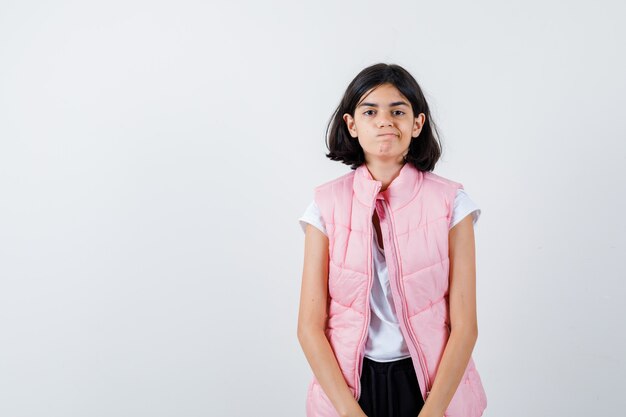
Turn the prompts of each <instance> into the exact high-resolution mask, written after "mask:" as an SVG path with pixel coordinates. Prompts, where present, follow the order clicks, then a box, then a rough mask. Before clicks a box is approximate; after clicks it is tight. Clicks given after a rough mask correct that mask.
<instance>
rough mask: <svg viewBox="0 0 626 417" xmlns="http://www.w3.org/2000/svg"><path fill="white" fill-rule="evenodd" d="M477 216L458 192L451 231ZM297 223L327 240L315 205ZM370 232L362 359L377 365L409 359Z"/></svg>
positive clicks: (471, 204)
mask: <svg viewBox="0 0 626 417" xmlns="http://www.w3.org/2000/svg"><path fill="white" fill-rule="evenodd" d="M480 213H481V211H480V209H479V208H478V206H476V204H475V203H474V202H473V201H472V200H471V199H470V198H469V196H468V195H467V193H466V192H465V190H463V189H461V188H460V189H458V190H457V193H456V197H455V199H454V211H453V213H452V218H451V219H450V229H451V228H452V227H453V226H454V225H456V224H457V223H458V222H460V221H461V220H463V218H464V217H465V216H467V215H468V214H472V216H473V224H476V222H477V221H478V218H479V217H480ZM298 221H299V222H300V226H301V227H302V231H303V232H304V231H306V223H310V224H311V225H313V226H315V227H317V228H318V229H319V230H321V231H322V232H323V233H324V234H325V235H326V236H328V233H327V232H326V227H325V226H324V222H323V219H322V217H321V215H320V211H319V208H318V207H317V204H315V201H313V202H311V204H309V206H308V207H307V209H306V211H305V212H304V214H303V215H302V217H300V218H299V219H298ZM373 229H374V237H373V239H374V241H373V244H372V260H373V264H374V268H373V273H374V282H373V283H372V292H371V294H370V309H371V312H372V314H371V320H370V325H369V330H368V335H367V341H366V343H365V356H366V357H368V358H369V359H372V360H374V361H377V362H390V361H395V360H398V359H404V358H408V357H410V356H411V355H410V353H409V350H408V347H407V345H406V342H405V341H404V337H403V336H402V332H401V331H400V327H399V324H398V318H397V317H396V314H395V310H394V303H393V296H392V294H391V287H390V286H389V277H388V275H387V263H386V262H385V254H384V251H383V250H382V249H381V247H380V245H379V244H378V238H377V233H376V228H373Z"/></svg>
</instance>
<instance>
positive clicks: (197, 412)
mask: <svg viewBox="0 0 626 417" xmlns="http://www.w3.org/2000/svg"><path fill="white" fill-rule="evenodd" d="M620 3H621V2H618V1H614V2H610V1H598V2H593V3H592V2H582V1H545V0H544V1H528V0H525V1H509V2H501V1H478V2H461V1H458V2H414V1H396V2H387V3H386V2H381V1H375V2H374V1H352V2H335V1H326V2H320V1H316V2H306V3H303V2H302V3H300V2H293V1H281V2H279V1H273V2H253V1H249V2H230V3H229V4H225V2H219V3H218V2H202V1H197V2H189V1H176V2H174V1H129V0H125V1H106V2H104V1H102V2H78V1H56V2H44V1H41V2H32V1H10V2H9V1H2V2H1V3H0V172H1V176H0V415H1V416H3V417H5V416H6V417H38V416H41V417H44V416H45V417H56V416H59V417H61V416H62V417H71V416H77V417H79V416H80V417H84V416H117V417H121V416H129V417H130V416H133V417H134V416H177V417H179V416H248V415H261V416H303V415H304V401H305V394H306V387H307V384H308V382H309V380H310V377H311V371H310V368H309V365H308V363H307V362H306V359H305V357H304V354H303V353H302V351H301V348H300V346H299V344H298V341H297V337H296V324H297V312H298V302H299V292H300V279H301V273H302V259H303V243H304V235H303V233H302V231H301V229H300V226H299V225H298V222H297V219H298V217H299V216H300V215H301V214H302V212H303V211H304V209H305V207H306V206H307V205H308V203H309V202H310V200H311V198H312V189H313V187H314V186H315V185H317V184H320V183H322V182H324V181H327V180H329V179H332V178H335V177H336V176H339V175H341V174H343V173H345V172H348V170H349V167H347V166H345V165H342V164H340V163H338V162H333V161H330V160H328V159H326V158H325V157H324V152H325V151H326V149H325V145H324V130H325V127H326V122H327V121H328V118H329V117H330V115H331V113H332V111H333V110H334V108H335V106H336V105H337V103H338V101H339V99H340V97H341V95H342V93H343V92H344V90H345V88H346V86H347V84H348V83H349V81H350V80H351V79H352V78H353V77H354V76H355V75H356V74H357V73H358V72H359V71H360V70H361V69H362V68H364V67H365V66H368V65H371V64H373V63H376V62H387V63H398V64H400V65H403V66H405V67H406V68H407V69H408V70H409V71H410V72H412V73H413V75H414V76H415V77H416V78H417V80H418V82H420V84H421V85H422V87H423V88H424V91H425V93H426V94H427V98H428V100H429V102H430V105H431V106H432V110H433V115H434V117H435V120H436V122H438V123H439V126H440V127H441V132H442V140H443V142H444V154H443V158H442V159H441V161H440V163H439V165H438V166H437V169H436V170H435V172H436V173H439V174H440V175H443V176H446V177H449V178H451V179H454V180H456V181H459V182H461V183H463V184H464V186H465V188H466V190H467V191H468V193H469V194H470V196H471V197H472V198H473V199H474V201H475V202H476V203H477V204H478V205H479V206H480V208H481V209H482V217H481V219H480V220H479V223H478V224H477V226H476V245H477V296H478V315H479V339H478V343H477V345H476V348H475V350H474V358H475V361H476V364H477V367H478V369H479V372H480V374H481V376H482V379H483V383H484V386H485V389H486V391H487V396H488V403H489V404H488V408H487V410H486V412H485V416H488V417H496V416H507V417H522V416H523V417H526V416H530V415H532V416H551V417H553V416H568V417H572V416H589V415H611V414H613V415H614V414H615V412H621V411H623V410H624V408H626V397H625V396H624V395H623V390H624V387H625V386H626V383H625V382H626V381H625V377H624V374H625V371H626V366H625V359H624V352H626V339H625V336H624V327H625V326H624V325H625V323H624V314H625V311H624V303H623V300H624V296H625V295H626V294H625V293H626V285H625V278H626V274H625V273H624V269H623V265H622V264H623V259H624V253H625V249H626V248H625V245H624V236H625V235H626V227H625V222H624V220H623V213H624V211H625V209H626V205H625V199H624V181H623V180H624V178H625V174H626V172H625V170H624V165H625V162H626V146H625V142H624V141H625V139H626V135H625V128H624V110H625V108H626V99H625V97H626V88H625V87H626V86H625V84H626V83H625V79H624V74H625V73H626V65H625V62H626V61H625V59H624V50H626V45H625V39H626V31H625V29H624V26H623V20H624V15H625V13H624V12H625V8H624V6H623V5H622V4H620Z"/></svg>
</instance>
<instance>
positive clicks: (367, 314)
mask: <svg viewBox="0 0 626 417" xmlns="http://www.w3.org/2000/svg"><path fill="white" fill-rule="evenodd" d="M380 187H381V185H377V186H376V190H375V191H374V204H373V205H372V209H371V210H370V216H369V222H368V223H369V239H368V244H367V247H368V250H367V259H368V264H369V267H368V269H367V271H368V272H367V297H366V299H365V328H364V329H363V331H362V333H361V340H360V341H359V353H358V355H359V357H358V359H359V360H358V365H357V367H356V382H355V384H354V385H355V387H356V391H355V393H354V397H355V399H356V400H358V399H359V398H360V396H361V372H362V370H363V357H364V356H365V341H366V339H365V337H366V335H367V333H368V331H369V327H370V319H371V313H372V312H371V311H370V294H371V292H372V283H373V281H374V277H373V276H374V273H373V272H372V269H373V268H374V265H373V260H372V249H373V248H372V241H373V240H374V230H373V227H374V226H373V223H372V216H373V215H374V210H376V196H377V195H378V190H380Z"/></svg>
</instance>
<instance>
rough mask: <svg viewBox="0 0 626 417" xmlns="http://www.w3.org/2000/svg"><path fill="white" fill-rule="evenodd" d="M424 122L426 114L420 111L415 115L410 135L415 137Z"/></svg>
mask: <svg viewBox="0 0 626 417" xmlns="http://www.w3.org/2000/svg"><path fill="white" fill-rule="evenodd" d="M425 122H426V115H425V114H424V113H420V114H418V115H417V116H416V117H415V122H414V123H413V132H412V134H411V137H413V138H416V137H418V136H419V134H420V132H421V131H422V128H423V127H424V123H425Z"/></svg>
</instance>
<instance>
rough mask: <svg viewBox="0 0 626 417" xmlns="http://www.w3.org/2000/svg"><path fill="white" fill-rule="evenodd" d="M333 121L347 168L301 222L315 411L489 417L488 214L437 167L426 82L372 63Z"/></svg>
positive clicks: (337, 156)
mask: <svg viewBox="0 0 626 417" xmlns="http://www.w3.org/2000/svg"><path fill="white" fill-rule="evenodd" d="M328 127H329V130H330V134H329V135H328V148H329V150H330V152H329V153H328V154H327V155H326V156H327V157H328V158H330V159H332V160H334V161H341V162H343V163H344V164H347V165H350V166H351V168H352V170H351V171H350V172H349V173H347V174H344V175H342V176H340V177H338V178H335V179H334V180H332V181H327V182H325V183H323V184H321V185H319V186H317V187H315V192H314V198H313V202H311V204H310V205H309V207H308V208H307V209H306V212H305V213H304V215H303V216H302V217H301V218H300V219H299V221H300V224H301V226H302V229H303V230H304V231H305V234H306V235H305V254H304V268H303V275H302V288H301V297H300V310H299V315H298V339H299V342H300V344H301V346H302V349H303V351H304V353H305V356H306V358H307V361H308V362H309V364H310V366H311V369H312V371H313V374H314V376H313V379H312V380H311V383H310V384H309V387H308V392H307V400H306V411H307V416H309V417H331V416H333V417H335V416H369V417H377V416H380V417H404V416H407V417H409V416H410V417H416V416H418V415H419V417H442V416H444V415H445V416H447V417H455V416H458V417H479V416H481V415H482V413H483V411H484V409H485V408H486V406H487V398H486V395H485V391H484V389H483V385H482V382H481V379H480V376H479V374H478V371H477V369H476V367H475V365H474V361H473V360H472V357H471V353H472V350H473V347H474V344H475V342H476V338H477V335H478V326H477V322H476V290H475V287H476V284H475V280H476V278H475V253H474V251H475V249H474V230H473V226H474V223H476V221H477V220H478V218H479V216H480V213H481V211H480V209H479V208H478V207H477V206H476V205H475V204H474V203H473V202H472V200H471V199H470V198H469V196H468V194H467V193H465V191H464V190H463V186H462V184H460V183H458V182H455V181H452V180H450V179H447V178H444V177H441V176H439V175H436V174H434V173H433V172H432V171H433V169H434V167H435V164H436V162H437V160H438V159H439V157H440V155H441V147H440V145H439V144H438V137H437V136H435V133H436V128H435V125H434V123H433V121H432V119H431V116H430V111H429V108H428V104H427V103H426V100H425V98H424V95H423V93H422V90H421V88H420V87H419V85H418V84H417V82H416V81H415V79H414V78H413V77H412V76H411V75H410V74H409V73H408V72H407V71H406V70H405V69H404V68H402V67H400V66H398V65H386V64H377V65H373V66H371V67H368V68H365V69H364V70H363V71H361V72H360V73H359V74H358V75H357V76H356V78H355V79H354V80H353V81H352V82H351V83H350V84H349V86H348V88H347V90H346V92H345V94H344V96H343V98H342V100H341V103H340V104H339V106H338V108H337V109H336V111H335V114H334V116H333V118H332V119H331V121H330V123H329V126H328ZM470 214H471V215H470Z"/></svg>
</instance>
